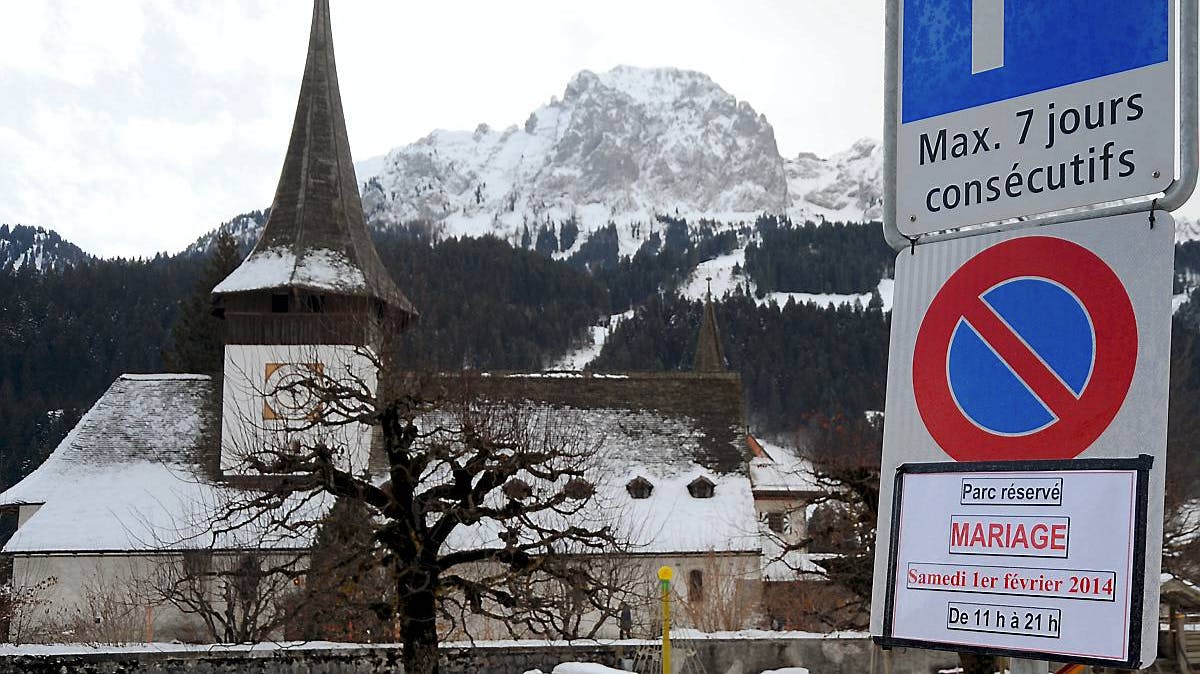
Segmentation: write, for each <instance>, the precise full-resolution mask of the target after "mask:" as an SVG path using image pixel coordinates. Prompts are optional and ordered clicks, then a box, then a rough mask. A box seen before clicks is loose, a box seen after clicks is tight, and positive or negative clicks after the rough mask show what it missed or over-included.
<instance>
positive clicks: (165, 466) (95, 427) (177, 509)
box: [0, 374, 324, 553]
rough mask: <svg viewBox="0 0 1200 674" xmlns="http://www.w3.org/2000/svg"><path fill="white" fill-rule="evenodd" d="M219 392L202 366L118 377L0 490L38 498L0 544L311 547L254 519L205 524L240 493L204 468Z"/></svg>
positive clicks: (11, 498) (18, 498)
mask: <svg viewBox="0 0 1200 674" xmlns="http://www.w3.org/2000/svg"><path fill="white" fill-rule="evenodd" d="M215 402H216V398H215V397H214V391H213V382H212V381H211V379H210V378H209V377H207V376H201V375H169V374H165V375H123V376H121V377H120V378H118V379H117V380H116V381H115V382H113V384H112V386H110V387H109V389H108V391H106V392H105V393H104V395H103V396H101V398H100V400H98V401H97V402H96V404H95V405H94V406H92V408H91V409H90V410H89V411H88V413H87V414H85V415H84V416H83V418H82V419H81V420H80V421H79V424H78V425H76V426H75V428H74V429H72V431H71V432H70V433H69V434H68V435H67V437H66V438H65V439H64V440H63V441H62V442H61V443H60V444H59V446H58V447H57V448H56V449H55V450H54V451H53V452H52V453H51V454H50V456H49V457H48V458H47V459H46V461H45V462H44V463H43V464H42V465H41V466H39V467H38V468H37V469H36V470H34V471H33V472H32V473H31V474H30V475H29V476H27V477H26V478H25V479H24V480H22V481H21V482H19V483H18V484H16V485H15V486H13V487H12V488H11V489H9V490H8V491H6V492H4V493H3V494H0V506H17V505H38V506H39V507H38V508H37V509H36V512H34V514H33V515H32V516H31V517H30V518H29V519H28V520H27V521H26V522H24V523H23V524H22V525H21V527H20V528H19V529H18V530H17V532H16V533H15V534H13V536H12V538H11V539H9V541H8V543H7V544H6V545H5V546H4V552H8V553H19V552H26V553H29V552H81V551H118V550H150V549H164V548H175V549H182V548H204V547H217V548H240V547H250V546H258V545H263V544H269V545H272V546H274V547H277V548H289V547H307V546H308V543H309V541H308V540H307V538H304V537H299V538H298V537H295V536H291V535H286V536H283V535H279V534H277V533H276V532H269V531H266V530H264V529H263V528H262V527H260V526H256V525H255V524H254V523H248V525H247V526H244V527H241V528H239V529H238V531H237V532H236V533H233V534H221V535H214V534H212V533H211V530H212V525H213V521H214V519H215V517H216V516H217V515H218V514H219V513H222V512H224V506H225V505H226V504H227V503H228V502H229V500H230V498H232V497H233V496H236V494H237V492H236V491H235V490H232V489H231V488H229V487H228V486H225V485H221V484H218V483H216V482H215V481H214V480H211V479H209V477H208V476H207V474H206V466H207V465H212V464H209V463H208V462H209V461H210V458H211V457H212V456H213V454H212V452H214V451H216V444H215V443H216V433H215V431H216V429H217V428H218V425H217V424H218V419H217V416H216V413H217V412H216V410H217V406H216V405H215ZM315 507H318V508H320V507H324V505H323V504H316V505H315Z"/></svg>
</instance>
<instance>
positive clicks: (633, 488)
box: [625, 475, 654, 499]
mask: <svg viewBox="0 0 1200 674" xmlns="http://www.w3.org/2000/svg"><path fill="white" fill-rule="evenodd" d="M625 491H627V492H629V496H630V497H631V498H636V499H643V498H650V494H651V492H653V491H654V485H653V484H651V483H650V480H647V479H646V478H644V477H642V476H640V475H639V476H637V477H635V478H633V479H632V480H630V481H629V484H627V485H625Z"/></svg>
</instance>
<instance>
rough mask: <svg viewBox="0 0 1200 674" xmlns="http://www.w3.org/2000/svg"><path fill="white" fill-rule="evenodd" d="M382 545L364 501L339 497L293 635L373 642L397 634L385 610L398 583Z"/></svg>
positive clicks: (321, 535)
mask: <svg viewBox="0 0 1200 674" xmlns="http://www.w3.org/2000/svg"><path fill="white" fill-rule="evenodd" d="M378 548H379V545H378V544H377V542H376V541H375V539H374V526H373V524H372V522H371V513H370V511H369V510H368V508H367V507H366V505H365V504H364V503H363V502H362V501H358V500H355V499H344V498H340V499H338V500H337V501H336V502H335V503H334V505H333V508H332V509H330V511H329V515H328V516H327V517H326V518H325V520H324V521H323V522H322V523H321V526H320V528H319V529H318V530H317V538H316V543H315V544H314V546H313V551H312V558H311V560H310V566H309V569H308V573H307V575H306V577H305V582H304V591H303V592H302V593H301V595H300V597H299V606H297V607H296V609H295V611H294V612H293V617H292V619H291V621H290V623H289V625H288V638H289V639H304V640H313V639H318V640H324V641H348V642H353V643H364V642H366V643H370V642H374V641H391V640H392V639H393V638H394V635H393V634H392V630H391V629H390V622H389V621H388V620H387V619H386V616H387V615H388V614H389V612H390V607H391V606H392V605H393V604H394V603H395V596H394V595H395V588H394V587H392V586H391V584H390V583H389V582H388V573H387V569H386V567H384V565H383V564H382V562H381V560H380V559H379V557H380V555H379V550H378ZM364 551H370V552H366V553H364Z"/></svg>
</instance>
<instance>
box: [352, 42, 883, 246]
mask: <svg viewBox="0 0 1200 674" xmlns="http://www.w3.org/2000/svg"><path fill="white" fill-rule="evenodd" d="M881 165H882V147H881V146H880V144H879V143H878V142H876V141H871V140H864V141H859V142H858V143H856V144H855V145H854V146H853V147H852V148H851V149H849V150H848V151H846V152H844V153H841V154H839V155H836V156H834V157H830V158H828V159H821V158H819V157H816V156H814V155H811V154H802V155H800V156H799V157H797V158H795V159H788V160H785V159H784V158H783V157H781V156H780V155H779V150H778V147H777V146H776V143H775V131H774V129H773V128H772V127H771V124H770V123H769V122H768V121H767V119H766V117H764V116H763V115H761V114H758V113H757V112H755V110H754V108H753V107H752V106H751V105H750V104H749V103H748V102H746V101H739V100H738V99H737V98H735V97H734V96H733V95H732V94H730V93H728V92H726V91H725V90H724V89H722V88H721V87H720V86H719V85H718V84H716V83H715V82H713V81H712V80H711V79H710V78H709V77H708V76H707V75H704V74H702V73H698V72H693V71H686V70H676V69H673V68H654V69H644V68H633V67H628V66H621V67H617V68H615V69H613V70H611V71H609V72H606V73H601V74H596V73H592V72H589V71H583V72H581V73H579V74H578V75H576V76H575V77H574V78H573V79H572V80H571V81H570V83H568V84H567V87H566V90H565V92H564V93H563V96H562V99H561V100H559V99H557V98H555V99H552V100H551V101H550V103H548V104H547V105H544V106H542V107H540V108H538V109H537V110H534V111H533V112H532V113H531V114H530V115H529V117H528V119H526V120H525V122H524V124H522V125H520V126H517V125H514V126H510V127H508V128H506V129H504V130H495V129H492V128H490V127H488V126H487V125H486V124H481V125H480V126H479V127H478V128H476V129H475V130H474V131H442V130H438V131H434V132H433V133H431V134H429V135H428V136H426V137H425V138H422V139H420V140H418V141H417V142H415V143H412V144H410V145H406V146H403V147H398V148H396V149H394V150H392V151H391V152H389V153H388V154H387V155H386V156H384V157H382V158H380V157H375V158H371V159H368V160H365V161H363V162H360V163H359V164H358V165H357V169H358V179H359V182H360V183H364V186H363V200H364V206H365V208H366V211H367V217H368V219H369V220H371V221H372V222H374V223H376V224H385V225H386V224H395V223H402V222H406V221H410V220H417V219H420V220H427V221H432V222H437V223H441V224H442V225H443V226H444V231H445V232H446V233H447V234H449V235H473V236H478V235H481V234H484V233H496V234H499V235H500V236H504V237H508V238H509V239H511V240H515V239H516V238H517V237H518V236H519V235H520V233H521V232H522V230H523V228H524V227H526V226H528V227H530V228H531V229H532V228H535V227H537V226H539V225H540V224H542V223H545V222H562V221H565V220H567V219H568V218H571V217H575V218H576V219H577V221H578V223H579V226H580V229H581V231H582V232H584V233H586V232H589V231H592V230H594V229H596V228H597V227H600V226H603V225H605V224H607V223H608V222H610V221H612V222H616V223H617V224H624V223H630V222H648V221H650V220H651V219H652V218H653V216H654V214H655V213H668V214H676V213H678V214H679V215H682V216H685V217H687V218H688V219H689V220H696V219H698V218H701V217H704V218H711V219H717V220H723V221H732V220H746V219H753V218H754V216H756V215H758V214H760V213H763V212H769V213H788V214H790V215H792V216H793V217H794V218H797V219H818V220H819V219H822V218H825V219H831V220H863V219H872V218H877V217H878V212H879V202H880V194H881V188H880V185H879V175H880V167H881ZM621 229H622V230H625V229H626V228H621ZM643 231H648V230H646V229H645V228H643ZM582 238H586V237H581V239H582ZM627 248H632V249H636V243H635V242H625V241H622V251H623V252H625V250H626V249H627Z"/></svg>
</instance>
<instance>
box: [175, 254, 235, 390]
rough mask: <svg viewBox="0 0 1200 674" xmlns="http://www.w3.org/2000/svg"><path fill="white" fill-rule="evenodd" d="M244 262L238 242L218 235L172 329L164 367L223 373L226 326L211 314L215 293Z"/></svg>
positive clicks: (201, 372)
mask: <svg viewBox="0 0 1200 674" xmlns="http://www.w3.org/2000/svg"><path fill="white" fill-rule="evenodd" d="M241 263H242V254H241V251H240V250H239V249H238V244H237V240H236V239H234V238H233V236H232V235H231V234H229V233H228V232H226V231H221V232H220V233H219V234H217V238H216V241H215V242H214V244H213V249H212V253H210V254H209V258H208V263H207V265H206V266H205V269H204V274H203V275H202V276H201V277H200V280H199V281H198V282H197V283H196V287H195V289H194V290H193V291H192V294H191V296H189V297H188V298H187V299H186V300H184V301H183V302H182V303H181V306H180V311H179V320H177V321H176V322H175V327H174V329H173V330H172V339H171V348H170V350H168V351H166V352H165V353H164V354H163V364H164V365H166V367H167V369H168V370H170V371H171V372H192V373H197V374H211V375H217V374H220V372H221V368H222V363H223V359H224V343H225V340H224V327H225V326H224V323H223V322H222V321H221V319H219V318H217V317H215V316H213V315H212V290H213V288H214V287H215V286H216V285H217V284H218V283H220V282H221V281H222V280H224V279H225V277H227V276H229V274H230V273H232V272H233V270H234V269H237V266H238V265H239V264H241Z"/></svg>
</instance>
